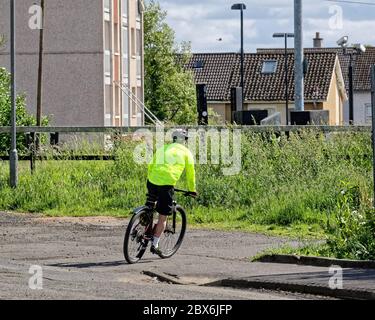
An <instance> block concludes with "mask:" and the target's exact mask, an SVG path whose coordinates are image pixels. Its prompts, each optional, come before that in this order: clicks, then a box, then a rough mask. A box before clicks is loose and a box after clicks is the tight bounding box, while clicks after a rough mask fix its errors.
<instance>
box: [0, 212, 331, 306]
mask: <svg viewBox="0 0 375 320" xmlns="http://www.w3.org/2000/svg"><path fill="white" fill-rule="evenodd" d="M125 226H126V221H125V220H121V219H114V218H58V219H57V218H42V217H38V216H31V215H19V214H17V215H15V214H6V213H0V299H246V300H253V299H258V300H261V299H267V300H272V299H317V298H319V297H316V296H309V295H300V294H288V293H280V292H272V291H264V290H249V289H246V290H239V289H231V288H220V287H204V286H200V285H201V284H204V283H209V282H213V281H216V280H220V279H224V278H233V277H239V278H240V277H249V276H267V275H272V276H273V277H274V276H279V277H281V276H284V275H285V276H288V277H290V276H293V275H294V276H296V275H297V274H300V275H301V273H302V274H304V275H306V276H307V277H309V275H310V276H311V275H312V274H314V273H316V272H318V273H320V274H327V275H328V270H327V269H326V268H315V267H301V266H295V265H279V264H264V263H250V262H249V260H248V257H250V256H253V255H255V254H256V253H258V252H259V251H262V250H264V249H266V248H270V247H276V246H279V245H281V244H283V243H285V242H287V240H285V239H279V238H273V237H267V236H263V235H257V234H248V233H233V232H215V231H204V230H189V231H188V232H187V235H186V239H185V241H184V243H183V246H182V248H181V249H180V251H179V253H178V254H177V255H176V256H175V257H173V258H172V259H169V260H160V259H159V258H155V257H154V256H152V255H150V254H149V253H148V254H147V255H146V256H145V258H144V260H143V261H142V262H141V263H139V264H136V265H131V266H130V265H127V264H126V263H125V262H124V259H123V255H122V241H123V234H124V230H125ZM289 243H290V242H289ZM291 244H292V245H295V244H296V243H291ZM32 265H40V266H42V269H43V290H31V289H30V288H29V279H30V277H31V274H29V268H30V266H32ZM143 271H154V272H162V273H166V274H169V275H173V276H177V277H178V278H179V279H181V280H183V281H185V282H189V283H191V284H189V285H185V286H180V285H171V284H166V283H161V282H159V281H158V280H157V279H155V278H152V277H150V276H146V275H144V274H143V273H142V272H143Z"/></svg>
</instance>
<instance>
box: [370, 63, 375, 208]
mask: <svg viewBox="0 0 375 320" xmlns="http://www.w3.org/2000/svg"><path fill="white" fill-rule="evenodd" d="M371 105H372V148H373V176H374V193H373V198H374V203H373V204H374V208H375V65H373V66H372V67H371Z"/></svg>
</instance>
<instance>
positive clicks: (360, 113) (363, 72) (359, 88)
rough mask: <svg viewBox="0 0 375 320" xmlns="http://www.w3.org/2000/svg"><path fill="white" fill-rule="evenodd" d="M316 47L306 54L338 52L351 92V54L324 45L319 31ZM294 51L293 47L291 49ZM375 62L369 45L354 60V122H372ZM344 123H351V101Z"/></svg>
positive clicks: (306, 51)
mask: <svg viewBox="0 0 375 320" xmlns="http://www.w3.org/2000/svg"><path fill="white" fill-rule="evenodd" d="M313 43H314V47H313V48H307V49H305V53H306V54H309V53H310V54H311V53H329V52H333V53H337V54H338V57H339V60H340V66H341V70H342V75H343V77H344V81H345V88H346V90H347V93H348V92H349V60H350V58H349V56H348V55H344V52H343V49H342V48H338V47H336V48H326V47H324V46H323V39H322V38H321V37H320V34H319V33H317V34H316V37H315V39H313ZM347 50H348V53H350V52H351V51H353V50H354V49H353V48H348V49H347ZM283 52H284V49H258V50H257V53H263V54H264V53H280V54H282V53H283ZM289 52H290V53H292V52H293V50H292V49H290V50H289ZM374 64H375V47H367V49H366V52H365V53H363V54H361V55H358V56H356V58H355V61H354V70H353V71H354V72H353V74H354V77H353V78H354V79H353V88H354V94H353V97H354V124H356V125H368V124H371V120H372V111H371V66H372V65H374ZM344 123H345V124H348V123H349V101H348V100H347V101H346V102H345V103H344Z"/></svg>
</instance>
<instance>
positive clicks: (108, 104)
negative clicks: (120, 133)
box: [104, 85, 112, 127]
mask: <svg viewBox="0 0 375 320" xmlns="http://www.w3.org/2000/svg"><path fill="white" fill-rule="evenodd" d="M104 101H105V123H104V124H105V126H107V127H108V126H111V125H112V86H111V85H105V97H104Z"/></svg>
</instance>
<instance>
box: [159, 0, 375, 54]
mask: <svg viewBox="0 0 375 320" xmlns="http://www.w3.org/2000/svg"><path fill="white" fill-rule="evenodd" d="M244 2H245V4H246V5H247V10H246V11H245V19H246V20H245V48H246V51H248V52H249V51H255V49H256V48H258V47H275V46H276V47H280V46H282V43H279V41H275V39H273V38H272V34H273V33H274V32H284V31H285V32H293V28H294V18H293V1H292V0H252V1H246V0H245V1H244ZM233 3H234V1H230V0H160V4H161V6H162V8H163V9H165V10H167V11H168V18H167V20H168V23H169V24H170V25H171V27H172V28H173V29H174V30H175V32H176V39H177V41H183V40H184V41H191V42H192V48H193V51H194V52H210V51H212V52H214V51H229V52H233V51H238V49H239V41H240V39H239V38H240V24H239V21H240V20H239V13H238V11H232V10H230V7H231V5H232V4H233ZM333 5H336V4H334V3H330V2H327V1H325V0H304V38H305V46H311V45H312V38H313V37H314V35H315V32H317V31H319V32H320V33H321V35H322V36H323V37H324V38H325V45H326V46H334V45H335V41H336V40H337V39H338V38H340V37H341V36H342V35H344V34H345V35H349V37H350V41H351V42H352V43H357V42H362V43H366V44H371V43H372V44H375V34H374V33H373V30H374V29H375V21H373V20H371V19H372V16H373V15H374V10H375V7H373V6H371V7H370V6H359V5H349V4H347V5H341V6H340V7H341V8H342V10H343V18H344V20H343V29H342V30H332V29H330V27H329V19H330V18H331V17H332V13H330V11H329V8H330V7H332V6H333ZM353 9H355V10H353ZM219 38H222V39H223V41H221V42H219V41H217V39H219Z"/></svg>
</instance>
